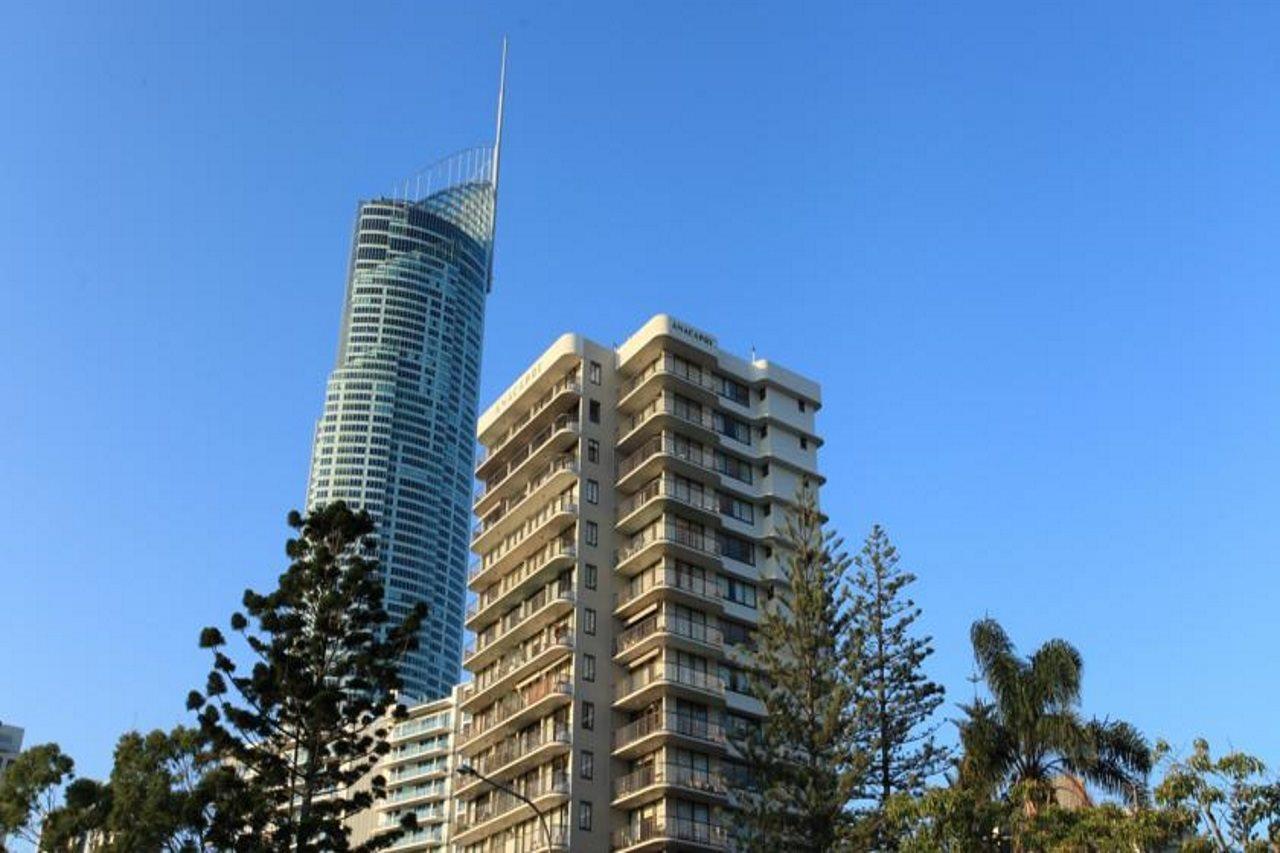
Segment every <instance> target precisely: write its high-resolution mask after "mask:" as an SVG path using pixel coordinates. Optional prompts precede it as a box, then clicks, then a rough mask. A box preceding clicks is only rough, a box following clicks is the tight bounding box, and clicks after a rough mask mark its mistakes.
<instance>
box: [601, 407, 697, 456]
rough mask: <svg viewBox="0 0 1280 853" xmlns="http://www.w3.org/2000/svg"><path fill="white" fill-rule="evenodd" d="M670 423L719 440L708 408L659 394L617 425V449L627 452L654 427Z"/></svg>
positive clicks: (659, 427) (620, 451)
mask: <svg viewBox="0 0 1280 853" xmlns="http://www.w3.org/2000/svg"><path fill="white" fill-rule="evenodd" d="M670 427H679V428H681V429H682V430H687V429H688V428H689V427H694V428H695V432H696V434H697V435H698V436H699V437H700V438H701V439H702V440H703V441H706V442H709V443H715V442H716V441H718V440H719V438H718V434H717V433H716V431H715V421H714V419H713V418H712V416H711V411H710V410H709V409H704V408H703V407H701V406H699V405H697V403H694V402H692V401H688V402H686V401H685V400H683V399H676V397H675V395H671V394H663V395H662V396H661V397H658V398H657V399H656V400H654V401H653V402H651V403H650V404H649V405H647V406H645V407H644V408H643V409H641V410H640V411H638V412H636V413H635V414H634V415H632V416H631V417H630V418H628V419H626V420H624V421H622V422H621V423H620V424H619V425H618V442H617V446H618V452H619V453H627V452H629V451H630V450H631V449H633V448H634V447H636V446H638V445H639V443H640V442H641V441H642V440H643V439H645V438H646V437H648V436H650V435H652V434H653V433H654V431H655V430H657V431H661V430H663V429H666V428H670Z"/></svg>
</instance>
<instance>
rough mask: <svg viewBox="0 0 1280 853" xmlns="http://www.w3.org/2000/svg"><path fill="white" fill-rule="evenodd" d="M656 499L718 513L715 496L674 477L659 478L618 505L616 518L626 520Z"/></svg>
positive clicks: (699, 485) (718, 508)
mask: <svg viewBox="0 0 1280 853" xmlns="http://www.w3.org/2000/svg"><path fill="white" fill-rule="evenodd" d="M695 486H696V487H695ZM656 498H668V499H670V500H673V501H676V502H677V503H682V504H684V505H685V506H688V507H692V508H693V509H700V510H705V511H706V512H711V513H717V514H718V513H719V512H720V504H719V503H718V502H717V501H716V498H715V495H714V494H713V493H708V492H707V491H706V490H705V489H703V488H702V487H701V484H691V483H689V482H688V481H687V480H678V479H676V478H675V477H660V478H658V479H656V480H653V481H652V482H650V483H649V484H648V485H647V486H645V487H644V488H642V489H641V490H640V491H638V492H636V493H635V494H633V495H631V496H630V497H628V498H627V499H626V500H624V501H623V502H622V503H621V504H619V505H618V518H619V519H622V518H626V517H627V516H628V515H630V514H631V513H633V512H635V511H636V510H638V509H639V508H640V507H642V506H644V505H645V504H647V503H649V501H652V500H655V499H656Z"/></svg>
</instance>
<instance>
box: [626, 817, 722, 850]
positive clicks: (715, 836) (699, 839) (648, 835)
mask: <svg viewBox="0 0 1280 853" xmlns="http://www.w3.org/2000/svg"><path fill="white" fill-rule="evenodd" d="M612 841H613V849H614V850H615V851H627V853H640V851H648V850H655V851H656V850H663V849H666V848H667V846H668V845H671V844H678V845H680V846H681V847H694V848H696V849H699V850H727V849H728V844H729V841H728V832H727V831H726V830H725V828H724V827H723V826H720V825H719V824H714V823H708V822H706V821H700V820H689V819H687V818H679V817H665V818H650V819H648V820H641V821H638V822H636V823H635V824H633V825H632V826H628V827H626V828H624V829H620V830H618V831H617V832H615V833H614V834H613V838H612Z"/></svg>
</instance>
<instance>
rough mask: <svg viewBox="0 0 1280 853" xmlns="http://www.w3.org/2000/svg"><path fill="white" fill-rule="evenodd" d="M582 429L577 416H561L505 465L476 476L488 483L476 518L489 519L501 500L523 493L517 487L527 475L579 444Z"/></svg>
mask: <svg viewBox="0 0 1280 853" xmlns="http://www.w3.org/2000/svg"><path fill="white" fill-rule="evenodd" d="M579 429H580V424H579V421H578V416H577V414H563V415H560V416H559V417H557V418H556V419H555V420H553V421H552V422H551V423H550V424H549V425H548V426H547V427H546V428H545V429H544V430H542V431H541V432H539V433H537V434H536V435H535V436H534V437H533V439H532V440H531V441H530V442H529V443H528V444H527V445H525V446H524V447H523V448H522V449H521V450H519V451H517V452H515V453H514V454H511V455H510V457H509V458H508V459H507V461H506V462H504V463H503V464H502V465H495V466H493V467H492V469H486V470H487V471H488V473H487V474H481V473H479V472H477V473H476V476H477V477H479V478H481V479H483V480H484V491H483V492H482V493H481V494H480V497H478V498H476V503H475V507H474V510H475V513H476V515H479V516H484V515H487V514H488V513H489V512H491V511H492V510H493V508H494V507H495V506H497V505H498V502H499V501H500V500H501V499H503V498H506V497H509V496H511V495H512V494H514V493H516V492H518V491H519V488H517V485H518V484H519V483H521V482H522V477H523V476H524V475H525V474H527V473H529V472H532V471H536V470H537V469H538V466H539V465H540V464H541V463H543V462H547V461H549V460H550V459H551V458H552V457H554V456H557V455H559V454H561V453H563V452H565V451H566V450H568V449H569V448H570V447H572V446H573V445H574V444H576V443H577V441H578V432H579Z"/></svg>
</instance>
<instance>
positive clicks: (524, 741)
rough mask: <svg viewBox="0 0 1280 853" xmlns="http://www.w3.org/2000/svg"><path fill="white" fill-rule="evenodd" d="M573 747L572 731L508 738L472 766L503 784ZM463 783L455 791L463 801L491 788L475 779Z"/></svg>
mask: <svg viewBox="0 0 1280 853" xmlns="http://www.w3.org/2000/svg"><path fill="white" fill-rule="evenodd" d="M570 746H572V741H571V740H570V738H569V727H568V726H566V725H554V726H552V727H551V728H549V729H546V728H544V729H542V730H541V731H538V732H536V733H534V734H533V735H531V736H525V737H513V738H508V739H507V740H505V741H502V742H501V743H499V744H498V745H497V746H496V747H494V748H493V749H491V750H489V751H488V752H484V753H481V754H480V755H477V756H476V757H475V758H473V759H471V760H470V762H469V763H470V765H471V766H472V767H474V768H475V769H476V770H478V771H480V772H481V773H483V774H484V775H486V776H488V777H489V778H491V779H498V780H500V781H501V780H506V779H510V778H512V777H514V776H519V775H520V774H522V773H525V772H527V771H529V770H531V769H532V768H534V767H537V766H538V765H540V764H545V763H547V762H548V761H550V760H551V759H552V758H555V757H556V756H559V755H564V754H565V753H567V752H568V751H569V747H570ZM460 782H461V784H459V785H458V786H457V788H456V789H455V790H454V796H455V797H458V798H460V799H466V798H467V797H468V796H469V795H471V794H473V793H474V792H475V791H477V790H479V789H481V788H484V787H485V786H486V785H487V783H486V782H484V781H483V780H481V779H478V778H476V777H474V776H464V777H461V778H460Z"/></svg>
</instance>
